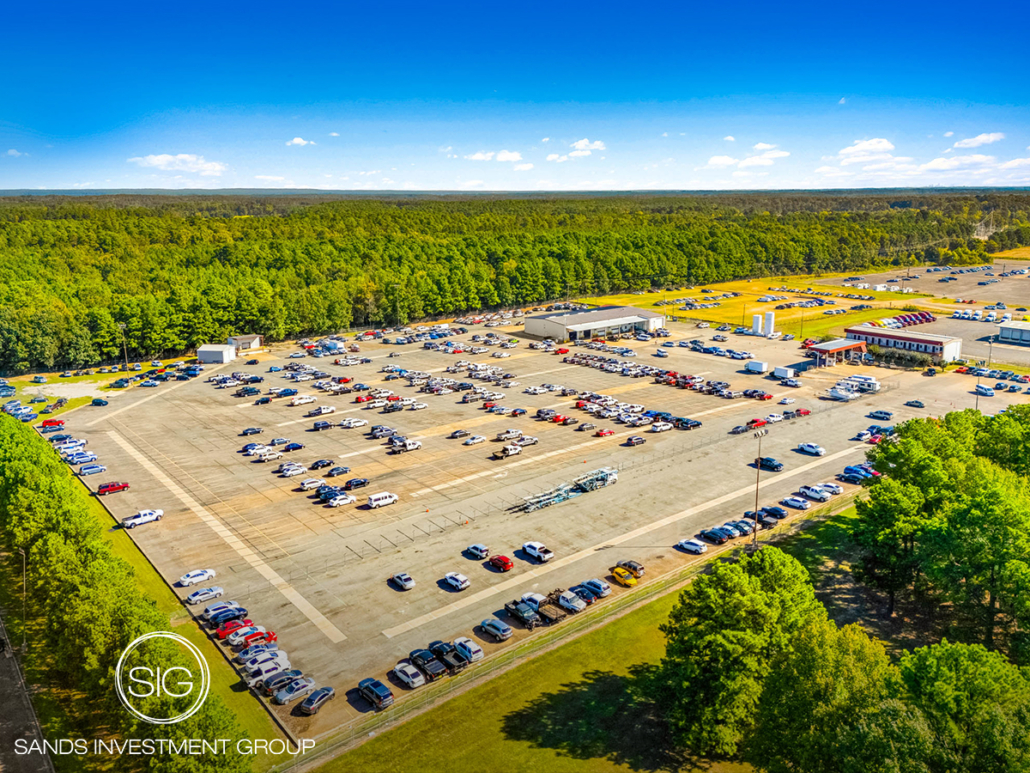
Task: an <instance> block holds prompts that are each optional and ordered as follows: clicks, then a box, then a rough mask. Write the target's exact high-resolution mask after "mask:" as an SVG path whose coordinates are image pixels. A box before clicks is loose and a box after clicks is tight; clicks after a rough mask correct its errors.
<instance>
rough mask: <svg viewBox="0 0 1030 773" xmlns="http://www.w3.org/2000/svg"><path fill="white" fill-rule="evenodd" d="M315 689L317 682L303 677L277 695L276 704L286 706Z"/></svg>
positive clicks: (308, 677)
mask: <svg viewBox="0 0 1030 773" xmlns="http://www.w3.org/2000/svg"><path fill="white" fill-rule="evenodd" d="M314 689H315V680H314V679H312V678H311V677H310V676H305V677H301V678H300V679H296V680H294V681H293V682H290V683H289V684H288V685H286V686H285V687H284V688H283V689H281V690H280V691H279V692H277V693H276V694H275V699H274V700H275V702H276V703H278V704H280V705H285V704H287V703H289V702H290V701H292V700H294V699H295V698H302V697H303V696H305V695H307V694H308V693H309V692H311V691H312V690H314Z"/></svg>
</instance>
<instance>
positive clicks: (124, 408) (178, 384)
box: [86, 363, 228, 427]
mask: <svg viewBox="0 0 1030 773" xmlns="http://www.w3.org/2000/svg"><path fill="white" fill-rule="evenodd" d="M227 364H228V363H222V364H221V365H216V366H215V367H213V368H211V370H212V371H215V370H218V369H219V368H224V367H225V366H226V365H227ZM188 383H190V382H189V381H177V382H175V383H174V384H172V385H171V386H170V387H166V388H165V389H162V388H161V387H155V391H154V392H153V393H152V394H149V395H147V396H146V397H144V398H142V399H140V400H137V401H136V402H134V403H129V404H128V405H123V406H122V407H121V408H118V409H117V410H114V411H107V412H105V413H104V415H103V416H101V417H100V418H97V419H93V421H90V422H87V423H86V426H87V427H92V426H94V425H96V424H99V423H100V422H102V421H106V420H107V419H110V418H113V417H115V416H117V415H118V414H119V413H122V412H124V411H127V410H129V409H130V408H135V407H136V406H137V405H143V403H145V402H148V401H150V400H153V399H154V398H155V397H160V396H161V395H166V394H168V393H169V392H171V391H172V390H173V389H178V388H179V387H182V386H186V385H187V384H188ZM138 388H139V387H137V389H138Z"/></svg>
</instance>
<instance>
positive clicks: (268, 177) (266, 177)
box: [254, 174, 329, 183]
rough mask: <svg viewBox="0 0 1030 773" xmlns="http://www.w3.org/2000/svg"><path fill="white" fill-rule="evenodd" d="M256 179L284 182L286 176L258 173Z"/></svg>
mask: <svg viewBox="0 0 1030 773" xmlns="http://www.w3.org/2000/svg"><path fill="white" fill-rule="evenodd" d="M326 176H327V177H328V176H329V175H326ZM254 179H255V180H267V181H268V182H276V183H277V182H282V181H283V180H285V179H286V178H285V177H277V176H276V175H274V174H256V175H254Z"/></svg>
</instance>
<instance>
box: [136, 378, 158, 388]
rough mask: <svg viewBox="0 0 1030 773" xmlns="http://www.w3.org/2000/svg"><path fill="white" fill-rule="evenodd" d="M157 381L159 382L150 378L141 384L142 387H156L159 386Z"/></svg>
mask: <svg viewBox="0 0 1030 773" xmlns="http://www.w3.org/2000/svg"><path fill="white" fill-rule="evenodd" d="M157 383H158V382H156V381H152V380H150V379H147V380H146V381H144V382H143V383H142V384H140V386H141V387H156V386H157Z"/></svg>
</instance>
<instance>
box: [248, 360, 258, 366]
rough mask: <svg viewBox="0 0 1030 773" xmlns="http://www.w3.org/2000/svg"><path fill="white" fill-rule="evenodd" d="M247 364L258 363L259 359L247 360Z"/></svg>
mask: <svg viewBox="0 0 1030 773" xmlns="http://www.w3.org/2000/svg"><path fill="white" fill-rule="evenodd" d="M247 364H248V365H257V364H258V361H257V360H247Z"/></svg>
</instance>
